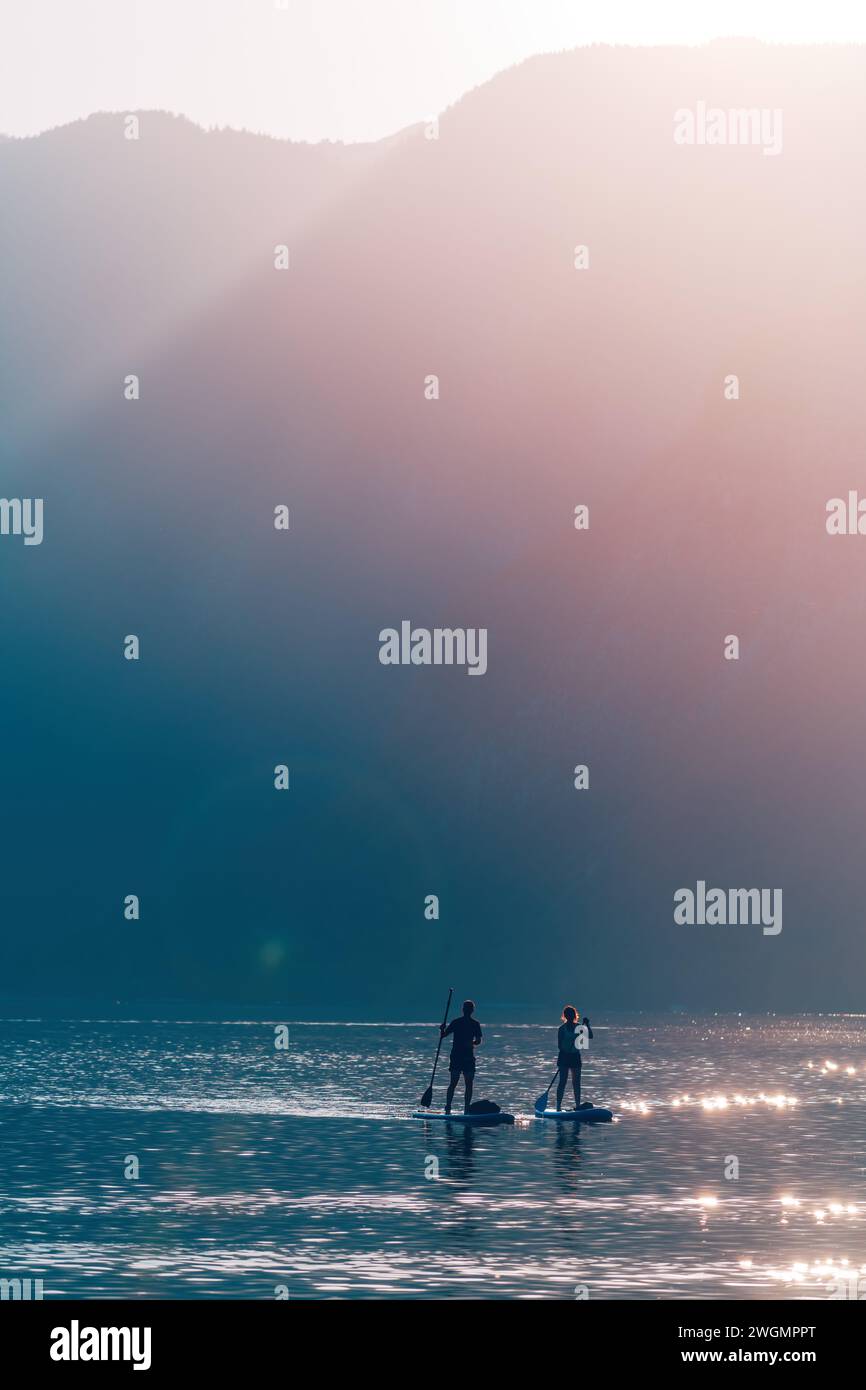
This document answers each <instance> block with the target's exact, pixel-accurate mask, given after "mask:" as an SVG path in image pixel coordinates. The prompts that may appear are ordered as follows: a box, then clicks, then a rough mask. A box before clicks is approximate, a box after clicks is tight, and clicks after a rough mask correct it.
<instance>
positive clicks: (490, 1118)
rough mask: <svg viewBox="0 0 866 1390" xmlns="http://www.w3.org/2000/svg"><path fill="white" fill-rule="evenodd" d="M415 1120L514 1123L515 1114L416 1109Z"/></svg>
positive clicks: (461, 1123) (473, 1123)
mask: <svg viewBox="0 0 866 1390" xmlns="http://www.w3.org/2000/svg"><path fill="white" fill-rule="evenodd" d="M412 1119H413V1120H447V1121H448V1122H449V1123H450V1124H453V1125H513V1124H514V1116H513V1115H506V1114H505V1112H504V1111H502V1110H500V1111H499V1112H498V1113H497V1114H495V1115H464V1113H463V1111H462V1110H455V1111H454V1112H453V1113H452V1114H450V1115H446V1114H445V1111H444V1110H414V1111H413V1112H412Z"/></svg>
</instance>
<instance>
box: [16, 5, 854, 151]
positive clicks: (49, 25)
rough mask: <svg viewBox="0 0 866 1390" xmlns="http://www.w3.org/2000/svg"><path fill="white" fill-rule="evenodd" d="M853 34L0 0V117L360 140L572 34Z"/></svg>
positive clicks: (605, 37) (521, 9) (516, 12)
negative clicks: (117, 116) (171, 116)
mask: <svg viewBox="0 0 866 1390" xmlns="http://www.w3.org/2000/svg"><path fill="white" fill-rule="evenodd" d="M730 35H747V36H750V37H755V38H763V39H768V40H772V41H776V42H814V41H818V42H831V41H845V40H858V41H863V40H864V39H866V9H864V8H862V7H859V6H856V5H853V4H852V3H851V0H844V3H840V0H824V3H822V4H820V5H818V4H815V3H814V0H810V2H809V3H802V0H795V3H788V4H782V3H780V0H772V3H767V0H728V3H726V4H724V5H722V6H720V5H709V4H706V3H703V4H700V3H696V0H660V3H656V4H654V5H648V4H647V3H646V0H632V3H621V2H618V0H607V3H605V4H604V5H592V6H591V5H587V4H584V3H577V0H435V2H434V0H366V3H363V4H362V3H361V2H360V0H4V3H3V5H2V8H0V131H2V132H4V133H6V134H10V135H32V134H36V133H38V132H39V131H41V130H45V129H47V128H50V127H51V126H55V125H62V124H64V123H65V122H67V121H72V120H75V119H77V118H79V117H82V116H87V115H89V114H90V113H92V112H94V111H100V110H111V111H113V110H130V109H138V108H154V107H157V108H160V109H163V110H169V111H174V112H180V113H183V114H185V115H187V116H189V117H191V118H192V119H193V120H195V121H197V122H199V123H200V124H201V125H205V126H208V125H231V126H237V127H247V128H249V129H254V130H260V131H267V132H269V133H271V134H273V135H279V136H285V137H289V138H292V139H296V140H325V139H331V140H371V139H379V138H380V137H382V136H385V135H389V134H391V133H392V132H394V131H396V130H400V129H402V128H403V127H404V126H406V125H409V124H411V123H412V122H414V121H419V120H424V119H425V118H428V117H429V116H431V115H433V114H435V113H437V112H439V111H441V110H443V109H444V108H445V107H446V106H448V105H450V104H451V103H452V102H454V101H456V100H457V99H458V98H459V97H460V96H461V95H462V94H463V93H464V92H466V91H467V90H469V89H471V88H472V87H475V86H477V85H478V84H479V83H481V82H484V81H486V80H487V79H488V78H489V77H491V76H492V75H493V74H494V73H496V72H498V71H500V70H501V69H502V68H505V67H508V66H510V65H511V64H513V63H516V62H519V61H520V60H521V59H523V58H526V57H528V56H530V55H531V54H533V53H539V52H545V51H550V50H553V49H559V48H571V47H575V46H577V45H579V44H587V43H599V42H600V43H630V44H652V43H671V42H674V43H701V42H704V41H706V40H708V39H712V38H717V37H720V36H722V37H723V36H730Z"/></svg>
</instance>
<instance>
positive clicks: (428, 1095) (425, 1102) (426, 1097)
mask: <svg viewBox="0 0 866 1390" xmlns="http://www.w3.org/2000/svg"><path fill="white" fill-rule="evenodd" d="M453 993H454V986H453V985H452V986H451V988H450V989H449V991H448V1003H447V1004H446V1005H445V1017H444V1018H443V1020H442V1027H443V1028H444V1027H445V1024H446V1023H447V1022H448V1010H449V1009H450V1008H451V996H452V994H453ZM442 1037H443V1035H442V1033H440V1034H439V1046H438V1047H437V1049H436V1057H435V1058H434V1061H433V1071H432V1073H431V1075H430V1085H429V1086H428V1087H427V1090H426V1091H425V1092H424V1094H423V1096H422V1097H421V1099H420V1101H419V1102H418V1104H419V1105H420V1106H421V1109H422V1110H429V1109H430V1106H431V1104H432V1102H433V1080H434V1078H435V1076H436V1068H437V1066H438V1065H439V1053H440V1052H441V1051H442ZM550 1084H551V1086H552V1085H553V1082H552V1081H551V1083H550Z"/></svg>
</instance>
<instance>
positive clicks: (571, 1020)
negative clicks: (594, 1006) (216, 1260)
mask: <svg viewBox="0 0 866 1390" xmlns="http://www.w3.org/2000/svg"><path fill="white" fill-rule="evenodd" d="M591 1037H592V1029H591V1028H590V1026H589V1019H588V1018H585V1019H584V1020H583V1023H582V1024H578V1021H577V1009H576V1008H575V1007H574V1005H573V1004H566V1006H565V1008H564V1009H563V1011H562V1023H561V1024H560V1026H559V1033H558V1034H557V1041H558V1043H559V1056H558V1058H557V1062H556V1065H557V1068H558V1070H559V1082H558V1083H557V1087H556V1108H557V1110H561V1109H562V1097H563V1096H564V1095H565V1087H566V1083H567V1081H568V1078H569V1075H570V1076H571V1085H572V1089H573V1091H574V1108H575V1110H579V1109H580V1072H581V1067H582V1066H583V1050H584V1048H585V1047H586V1045H587V1042H588V1041H589V1039H590V1038H591Z"/></svg>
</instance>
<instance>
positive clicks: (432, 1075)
mask: <svg viewBox="0 0 866 1390" xmlns="http://www.w3.org/2000/svg"><path fill="white" fill-rule="evenodd" d="M453 993H454V986H453V985H452V986H451V988H450V989H449V991H448V1003H447V1004H446V1005H445V1017H444V1018H443V1020H442V1027H443V1028H444V1027H445V1025H446V1023H447V1022H448V1010H449V1009H450V1008H451V996H452V994H453ZM444 1041H445V1034H444V1033H440V1034H439V1046H438V1047H437V1049H436V1056H435V1057H434V1058H433V1070H432V1072H431V1073H430V1085H431V1086H432V1085H433V1081H434V1079H435V1076H436V1068H437V1067H438V1065H439V1053H440V1052H441V1051H442V1044H443V1042H444Z"/></svg>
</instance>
